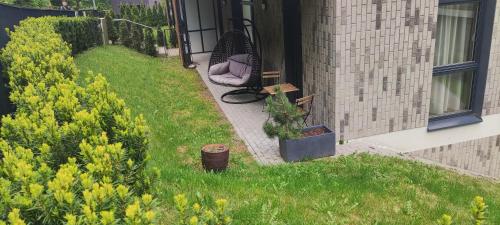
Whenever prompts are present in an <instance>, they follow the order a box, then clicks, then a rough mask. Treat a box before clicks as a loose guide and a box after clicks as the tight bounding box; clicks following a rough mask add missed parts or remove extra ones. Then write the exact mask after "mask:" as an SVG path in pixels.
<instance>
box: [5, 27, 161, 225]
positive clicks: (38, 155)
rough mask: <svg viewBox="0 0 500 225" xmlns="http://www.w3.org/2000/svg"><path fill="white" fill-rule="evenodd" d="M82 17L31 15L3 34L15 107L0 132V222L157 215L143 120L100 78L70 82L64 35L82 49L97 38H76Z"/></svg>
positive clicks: (73, 74) (144, 219) (125, 220)
mask: <svg viewBox="0 0 500 225" xmlns="http://www.w3.org/2000/svg"><path fill="white" fill-rule="evenodd" d="M82 21H86V22H82ZM90 21H92V20H89V19H79V18H75V19H73V18H56V17H44V18H36V19H34V18H30V19H27V20H24V21H22V22H21V23H20V25H19V26H17V27H15V32H9V35H10V39H11V41H10V42H9V43H8V44H7V46H6V47H5V49H4V50H3V51H2V52H1V54H0V60H1V62H2V64H3V66H4V74H6V76H7V77H8V79H9V85H10V88H11V94H10V98H11V100H12V102H13V103H14V104H15V105H16V107H17V109H16V112H15V114H13V115H9V116H5V117H4V118H2V126H1V128H0V224H6V223H11V224H151V223H154V221H155V220H154V217H155V211H154V205H155V203H154V202H155V200H154V199H153V197H152V196H151V195H150V194H148V192H149V189H150V186H151V185H150V182H151V180H152V179H153V178H152V177H151V176H150V175H149V174H147V173H146V171H145V166H146V162H147V158H148V157H147V148H148V139H147V133H148V128H147V126H146V124H145V121H144V119H143V117H142V116H138V117H135V118H134V117H133V116H131V113H130V110H129V109H127V107H126V106H125V103H124V101H123V100H122V99H120V98H118V97H117V96H116V94H115V93H114V92H112V91H111V90H110V87H109V84H108V83H107V81H106V80H105V78H104V77H103V76H101V75H97V76H95V77H94V78H92V79H90V80H87V82H86V84H85V85H78V84H77V83H76V79H77V76H78V74H79V71H78V69H77V68H76V66H75V64H74V61H73V58H72V56H71V49H70V46H69V45H68V44H67V43H65V42H64V41H63V39H65V38H66V39H65V40H68V41H69V42H72V43H73V47H74V48H75V47H76V48H77V49H78V51H81V50H83V49H85V48H88V47H89V46H91V45H90V44H89V43H92V42H93V41H94V40H96V39H94V37H92V36H93V35H95V34H93V33H91V34H90V36H88V37H87V36H85V38H83V40H82V41H77V40H76V39H75V37H76V36H75V35H76V34H78V33H80V32H81V31H83V30H85V29H90V26H91V25H90V24H91V23H93V22H90ZM69 24H79V25H78V26H76V28H69V27H68V25H69ZM92 26H93V25H92ZM92 29H93V28H92ZM58 32H63V33H62V34H59V33H58Z"/></svg>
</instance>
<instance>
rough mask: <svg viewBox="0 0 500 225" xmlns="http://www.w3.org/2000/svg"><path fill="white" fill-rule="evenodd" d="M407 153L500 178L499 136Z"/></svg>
mask: <svg viewBox="0 0 500 225" xmlns="http://www.w3.org/2000/svg"><path fill="white" fill-rule="evenodd" d="M409 155H411V156H413V157H417V158H423V159H426V160H430V161H433V162H437V163H440V164H444V165H447V166H451V167H456V168H459V169H463V170H468V171H472V172H475V173H478V174H483V175H487V176H490V177H498V178H500V136H492V137H488V138H482V139H478V140H474V141H467V142H462V143H457V144H452V145H446V146H439V147H435V148H431V149H425V150H421V151H416V152H412V153H410V154H409Z"/></svg>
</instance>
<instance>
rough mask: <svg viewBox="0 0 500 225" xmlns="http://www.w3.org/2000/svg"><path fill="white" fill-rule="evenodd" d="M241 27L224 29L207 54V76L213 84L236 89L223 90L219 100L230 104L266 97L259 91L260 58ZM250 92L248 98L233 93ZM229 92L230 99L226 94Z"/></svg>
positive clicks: (260, 84) (243, 93) (247, 93)
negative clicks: (210, 54) (223, 32)
mask: <svg viewBox="0 0 500 225" xmlns="http://www.w3.org/2000/svg"><path fill="white" fill-rule="evenodd" d="M248 34H249V33H248V30H247V34H245V33H244V32H243V31H239V30H234V31H230V32H227V33H225V34H224V35H223V36H222V38H221V39H220V40H219V41H218V43H217V45H216V46H215V48H214V50H213V52H212V56H211V57H210V62H209V67H208V68H209V69H208V78H209V80H210V81H211V82H212V83H214V84H217V85H223V86H229V87H236V88H238V89H236V90H232V91H229V92H227V93H224V94H223V95H222V96H221V100H222V101H223V102H225V103H230V104H246V103H251V102H257V101H260V100H262V99H264V98H265V97H266V95H265V94H262V93H261V91H262V79H261V73H262V62H261V57H260V55H259V52H258V50H257V47H256V46H255V44H254V43H253V42H252V41H251V40H250V38H248ZM241 95H252V98H251V99H248V98H246V99H237V98H235V97H236V96H241ZM229 96H232V100H228V98H227V97H229Z"/></svg>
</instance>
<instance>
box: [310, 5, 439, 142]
mask: <svg viewBox="0 0 500 225" xmlns="http://www.w3.org/2000/svg"><path fill="white" fill-rule="evenodd" d="M437 6H438V1H437V0H418V1H417V0H406V1H404V0H372V1H365V0H353V1H350V0H325V1H312V2H310V1H305V0H304V1H303V24H302V27H303V47H304V51H303V54H304V68H305V70H304V88H305V90H304V91H305V92H306V93H307V94H315V95H316V96H317V98H316V104H315V106H314V110H313V120H314V121H313V122H314V123H326V124H327V125H329V126H330V127H335V130H336V132H337V134H338V137H339V138H341V139H352V138H358V137H364V136H370V135H375V134H382V133H388V132H393V131H399V130H404V129H411V128H417V127H424V126H426V125H427V121H428V108H429V105H430V100H429V99H430V91H431V90H430V89H431V81H432V59H433V51H434V36H435V27H436V21H437V16H436V15H437V14H436V13H437Z"/></svg>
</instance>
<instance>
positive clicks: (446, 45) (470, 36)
mask: <svg viewBox="0 0 500 225" xmlns="http://www.w3.org/2000/svg"><path fill="white" fill-rule="evenodd" d="M490 2H493V3H494V0H493V1H491V0H441V1H440V5H439V9H438V20H437V26H436V46H435V54H434V69H433V78H432V88H431V104H430V110H429V114H430V115H429V116H430V121H429V128H428V129H429V130H438V129H442V128H447V127H453V126H459V125H465V124H470V123H475V122H481V121H482V120H481V118H480V116H481V111H482V104H483V97H484V83H485V81H486V72H487V71H486V70H487V66H488V58H489V48H490V45H491V29H492V28H491V27H492V23H493V14H492V13H494V9H493V10H492V9H488V8H487V5H488V3H490ZM493 6H494V4H493ZM493 8H494V7H493ZM491 11H492V12H491ZM480 14H481V16H479V15H480Z"/></svg>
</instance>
